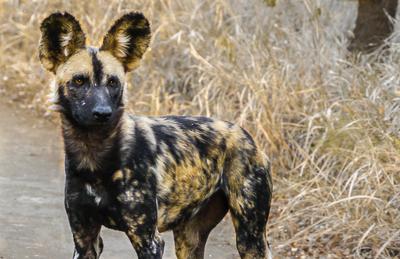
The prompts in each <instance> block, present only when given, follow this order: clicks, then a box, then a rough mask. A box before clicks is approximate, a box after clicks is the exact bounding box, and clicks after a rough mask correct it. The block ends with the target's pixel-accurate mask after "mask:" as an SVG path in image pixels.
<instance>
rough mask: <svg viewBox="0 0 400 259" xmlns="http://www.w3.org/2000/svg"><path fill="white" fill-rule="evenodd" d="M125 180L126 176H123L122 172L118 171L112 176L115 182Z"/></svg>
mask: <svg viewBox="0 0 400 259" xmlns="http://www.w3.org/2000/svg"><path fill="white" fill-rule="evenodd" d="M123 178H124V175H123V174H122V171H121V170H118V171H116V172H115V173H114V174H113V176H112V180H113V182H116V181H119V180H122V179H123Z"/></svg>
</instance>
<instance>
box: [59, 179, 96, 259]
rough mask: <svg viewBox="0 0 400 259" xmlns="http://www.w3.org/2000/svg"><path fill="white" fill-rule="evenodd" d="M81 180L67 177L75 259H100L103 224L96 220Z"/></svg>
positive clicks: (67, 205) (69, 216) (66, 196)
mask: <svg viewBox="0 0 400 259" xmlns="http://www.w3.org/2000/svg"><path fill="white" fill-rule="evenodd" d="M83 190H84V189H83V183H82V182H81V181H80V180H79V179H73V178H70V177H67V181H66V188H65V210H66V212H67V215H68V220H69V224H70V227H71V231H72V235H73V239H74V244H75V250H74V255H73V258H74V259H77V258H79V259H98V258H99V257H100V254H101V252H102V251H103V240H102V239H101V237H100V229H101V223H100V222H98V220H96V218H95V215H94V214H93V209H92V207H91V206H90V205H91V204H90V200H88V199H87V195H86V194H85V192H84V191H83Z"/></svg>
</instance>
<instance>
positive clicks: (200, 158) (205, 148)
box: [130, 116, 272, 231]
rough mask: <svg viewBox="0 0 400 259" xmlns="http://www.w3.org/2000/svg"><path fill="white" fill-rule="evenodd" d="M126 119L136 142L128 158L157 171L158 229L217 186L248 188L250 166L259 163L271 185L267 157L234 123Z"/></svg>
mask: <svg viewBox="0 0 400 259" xmlns="http://www.w3.org/2000/svg"><path fill="white" fill-rule="evenodd" d="M131 119H132V120H133V122H134V125H135V126H134V133H133V135H134V141H135V142H136V144H134V145H132V148H133V150H132V151H131V157H130V159H132V160H133V161H134V164H135V165H136V166H139V165H140V164H143V163H144V164H145V166H146V167H148V168H150V170H151V171H152V172H153V173H154V174H155V175H156V177H157V180H158V189H157V190H158V194H157V197H158V202H159V215H158V219H159V220H158V221H159V222H158V225H159V229H160V230H161V231H163V230H166V229H170V228H172V227H174V226H176V225H177V224H179V222H180V221H182V220H185V219H188V218H190V217H191V216H193V215H194V214H195V213H196V212H197V211H199V209H200V208H201V207H202V206H203V203H204V202H205V201H207V199H208V198H209V197H210V196H211V195H212V194H214V193H215V192H216V191H217V190H219V189H223V190H224V191H225V192H228V189H227V187H228V186H230V188H231V189H237V191H239V189H240V190H246V189H249V191H250V189H251V186H249V185H251V184H252V182H253V181H257V179H256V178H257V177H258V176H256V175H251V174H246V172H248V170H250V169H249V168H258V169H255V170H260V174H261V175H265V177H266V179H267V183H268V186H266V187H265V188H267V189H271V188H272V186H271V181H270V178H269V177H270V176H269V172H268V165H267V161H265V159H264V158H263V156H262V155H261V153H260V151H259V150H258V149H257V146H256V144H255V143H254V141H253V139H252V137H251V136H250V135H249V134H248V133H247V132H246V131H245V130H243V129H242V128H241V127H239V126H237V125H235V124H232V123H229V122H225V121H221V120H217V119H213V118H208V117H194V116H193V117H190V116H163V117H139V116H132V117H131ZM265 191H268V192H270V190H265ZM237 202H238V203H240V200H238V201H237ZM235 206H236V205H235ZM237 206H240V204H237Z"/></svg>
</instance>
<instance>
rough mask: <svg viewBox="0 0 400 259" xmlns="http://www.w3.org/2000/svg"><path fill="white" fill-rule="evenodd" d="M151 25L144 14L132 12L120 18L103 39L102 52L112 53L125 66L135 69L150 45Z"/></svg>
mask: <svg viewBox="0 0 400 259" xmlns="http://www.w3.org/2000/svg"><path fill="white" fill-rule="evenodd" d="M150 37H151V31H150V24H149V21H148V20H147V19H146V17H144V15H143V14H142V13H139V12H131V13H127V14H125V15H123V16H122V17H121V18H119V19H118V20H117V21H116V22H115V23H114V25H113V26H111V28H110V30H109V31H108V33H107V34H106V36H105V37H104V39H103V45H102V46H101V48H100V50H105V51H109V52H111V54H112V55H113V56H114V57H115V58H116V59H118V60H119V61H120V62H121V64H122V65H123V66H124V69H125V72H129V71H131V70H133V69H135V68H136V67H137V66H138V65H139V61H140V59H141V58H142V56H143V54H144V53H145V51H146V49H147V47H148V46H149V44H150Z"/></svg>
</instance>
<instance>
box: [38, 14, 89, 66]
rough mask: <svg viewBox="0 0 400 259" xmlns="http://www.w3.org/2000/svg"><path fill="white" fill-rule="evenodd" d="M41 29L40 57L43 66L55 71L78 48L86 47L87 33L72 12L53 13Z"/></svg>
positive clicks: (44, 21)
mask: <svg viewBox="0 0 400 259" xmlns="http://www.w3.org/2000/svg"><path fill="white" fill-rule="evenodd" d="M40 31H41V32H42V37H41V39H40V44H39V58H40V61H41V62H42V64H43V66H44V67H45V68H46V69H47V70H49V71H51V72H53V73H55V72H56V70H57V67H58V66H59V65H60V64H62V63H64V62H65V61H67V59H68V58H69V57H70V56H72V55H73V54H75V53H76V52H77V51H78V50H80V49H83V48H85V40H86V39H85V34H84V33H83V31H82V29H81V26H80V25H79V22H78V21H77V20H76V19H75V17H73V16H72V15H71V14H69V13H67V12H65V13H59V12H57V13H53V14H51V15H50V16H49V17H47V18H46V19H44V20H43V22H42V24H41V26H40Z"/></svg>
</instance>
